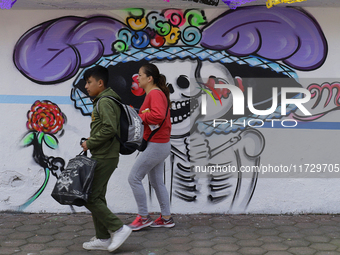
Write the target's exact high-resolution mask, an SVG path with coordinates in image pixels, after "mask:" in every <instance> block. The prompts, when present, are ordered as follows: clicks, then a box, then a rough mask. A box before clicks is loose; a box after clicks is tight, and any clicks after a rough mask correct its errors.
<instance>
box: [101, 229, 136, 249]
mask: <svg viewBox="0 0 340 255" xmlns="http://www.w3.org/2000/svg"><path fill="white" fill-rule="evenodd" d="M131 232H132V229H131V228H130V227H128V226H126V225H123V227H121V228H120V229H119V230H117V231H116V232H114V233H112V234H111V239H112V242H111V244H110V246H109V247H108V248H107V250H108V251H109V252H113V251H114V250H116V249H118V248H119V246H121V245H122V244H123V243H124V242H125V240H126V239H127V238H128V237H129V235H130V234H131Z"/></svg>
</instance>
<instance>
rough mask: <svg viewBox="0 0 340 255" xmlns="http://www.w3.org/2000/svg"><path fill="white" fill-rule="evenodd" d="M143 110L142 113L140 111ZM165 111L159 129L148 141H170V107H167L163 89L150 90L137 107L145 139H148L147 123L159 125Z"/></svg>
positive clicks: (148, 129) (148, 128)
mask: <svg viewBox="0 0 340 255" xmlns="http://www.w3.org/2000/svg"><path fill="white" fill-rule="evenodd" d="M147 109H149V110H147ZM144 110H147V111H145V112H144V113H142V112H143V111H144ZM166 111H168V115H167V116H166V119H165V121H164V123H163V125H162V126H161V127H160V128H159V130H158V131H157V132H156V133H155V134H154V136H153V137H152V138H151V140H150V142H154V143H167V142H169V141H170V134H171V121H170V108H169V107H168V101H167V98H166V96H165V95H164V93H163V91H161V90H159V89H153V90H151V91H150V92H149V93H148V94H147V95H146V97H145V99H144V102H143V104H142V106H141V108H140V109H139V116H140V117H141V118H142V120H143V124H144V136H143V138H144V139H145V140H148V138H149V136H150V134H151V129H150V127H149V125H157V124H158V125H161V124H162V121H163V120H164V118H165V114H166Z"/></svg>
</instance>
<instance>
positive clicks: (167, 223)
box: [150, 215, 175, 228]
mask: <svg viewBox="0 0 340 255" xmlns="http://www.w3.org/2000/svg"><path fill="white" fill-rule="evenodd" d="M173 226H175V222H174V220H173V219H172V217H170V219H168V220H166V219H163V217H162V215H161V216H159V218H158V219H157V220H155V221H154V222H153V223H152V224H151V226H150V227H153V228H161V227H163V228H172V227H173Z"/></svg>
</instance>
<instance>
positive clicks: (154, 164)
mask: <svg viewBox="0 0 340 255" xmlns="http://www.w3.org/2000/svg"><path fill="white" fill-rule="evenodd" d="M170 149H171V144H170V142H168V143H152V142H148V146H147V148H146V149H145V151H143V152H142V153H140V155H139V156H138V157H137V160H136V161H135V164H134V165H133V167H132V169H131V172H130V175H129V184H130V186H131V188H132V191H133V195H134V196H135V199H136V202H137V206H138V214H139V215H143V216H144V215H148V214H149V212H148V206H147V202H146V194H145V190H144V187H143V184H142V180H143V179H144V177H145V175H146V174H148V177H149V181H150V184H151V186H152V187H153V188H154V189H155V192H156V196H157V199H158V203H159V205H160V208H161V213H162V215H170V200H169V195H168V191H167V190H166V187H165V185H164V181H163V170H164V160H165V159H166V158H167V157H168V156H169V155H170Z"/></svg>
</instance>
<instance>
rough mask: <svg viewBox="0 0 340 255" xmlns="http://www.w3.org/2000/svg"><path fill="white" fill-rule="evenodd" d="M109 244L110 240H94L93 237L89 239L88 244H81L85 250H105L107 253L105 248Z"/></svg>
mask: <svg viewBox="0 0 340 255" xmlns="http://www.w3.org/2000/svg"><path fill="white" fill-rule="evenodd" d="M110 244H111V238H109V239H106V240H100V239H98V238H96V237H95V236H94V237H92V238H91V240H90V242H85V243H83V248H84V249H85V250H105V251H107V248H108V247H109V245H110Z"/></svg>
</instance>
